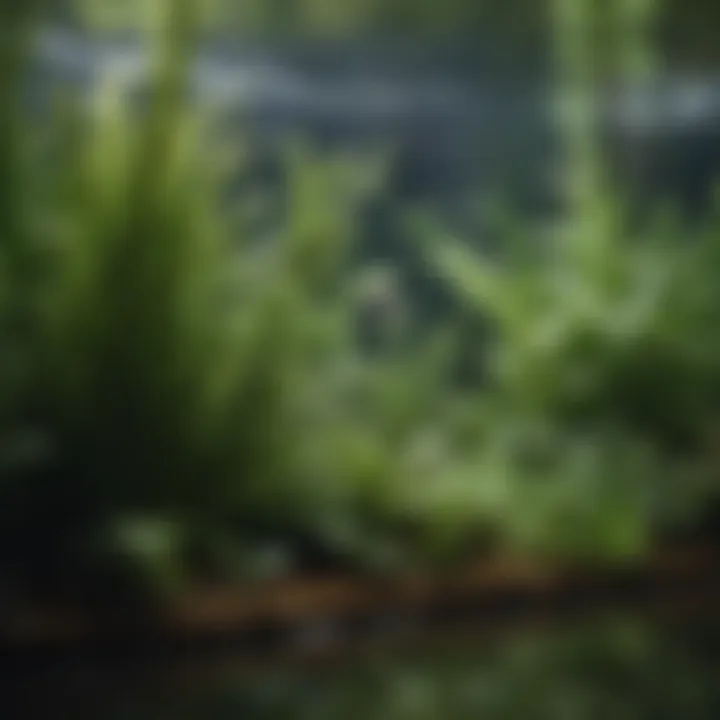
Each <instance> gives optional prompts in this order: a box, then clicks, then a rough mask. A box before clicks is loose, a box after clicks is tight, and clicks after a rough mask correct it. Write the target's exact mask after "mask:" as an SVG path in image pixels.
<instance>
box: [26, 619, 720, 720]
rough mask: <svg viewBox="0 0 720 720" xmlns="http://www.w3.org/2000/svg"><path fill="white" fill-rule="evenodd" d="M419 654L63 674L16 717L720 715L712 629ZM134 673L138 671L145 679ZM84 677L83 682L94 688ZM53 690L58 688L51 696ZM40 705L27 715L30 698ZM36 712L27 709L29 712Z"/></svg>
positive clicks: (470, 643) (718, 646)
mask: <svg viewBox="0 0 720 720" xmlns="http://www.w3.org/2000/svg"><path fill="white" fill-rule="evenodd" d="M466 635H467V637H465V638H464V640H463V641H461V642H458V641H457V639H454V640H453V641H451V642H445V643H443V642H441V643H439V644H436V645H435V646H434V647H433V648H432V649H428V648H425V649H424V650H423V651H422V652H420V651H418V650H417V649H415V650H414V651H412V650H410V651H408V650H407V649H405V650H404V651H398V652H388V651H385V652H374V653H371V654H369V655H367V656H365V657H362V658H360V659H358V658H357V657H356V658H355V659H354V660H352V661H338V660H334V661H332V662H329V663H323V664H316V665H314V666H312V667H311V666H310V665H308V664H302V665H300V667H294V668H290V667H285V668H284V669H283V668H280V669H278V668H277V667H275V668H272V669H264V670H261V669H259V667H258V666H254V665H253V664H252V663H249V664H247V663H246V664H245V665H244V667H242V668H238V667H232V666H231V669H230V670H229V671H228V670H227V669H226V670H225V671H224V672H222V673H220V672H217V671H213V672H212V673H210V679H209V680H208V678H207V676H206V677H204V678H203V677H202V676H201V675H199V674H190V675H183V676H180V675H179V674H176V675H175V676H173V677H171V678H170V679H168V678H167V676H165V680H164V681H162V680H159V679H158V677H157V676H155V675H153V673H152V672H151V673H150V674H149V675H146V676H145V678H144V679H143V680H142V681H138V678H137V677H135V680H133V681H132V682H130V681H128V680H127V678H125V679H124V680H121V681H120V682H118V674H117V673H113V672H111V671H110V670H106V671H102V670H100V669H98V667H95V669H94V670H93V671H84V674H83V673H82V672H79V671H78V672H77V673H75V674H74V675H73V674H72V673H70V674H66V675H65V676H64V677H63V679H62V681H59V682H58V683H57V686H58V689H56V691H55V693H54V694H53V693H49V692H46V691H44V692H42V693H37V692H34V693H33V692H32V687H31V685H28V686H27V687H26V689H27V691H28V692H27V694H26V696H25V697H26V699H25V704H24V705H23V710H24V712H23V717H30V716H36V717H50V716H52V717H72V718H78V717H88V718H118V719H120V718H133V720H142V719H145V718H147V719H148V720H150V718H152V719H153V720H157V719H158V718H168V719H169V718H173V719H177V718H188V719H192V720H195V719H197V720H201V719H202V720H206V719H214V718H218V719H220V718H249V719H252V718H258V719H260V718H263V719H267V720H271V719H275V718H277V719H278V720H280V719H281V718H282V719H283V720H320V719H327V720H333V719H335V718H338V719H339V718H343V719H344V720H353V719H357V720H364V719H365V718H375V719H376V720H400V719H403V720H405V719H407V720H410V719H411V718H412V719H415V720H420V719H425V720H461V719H463V718H502V719H506V718H507V719H512V718H518V720H545V719H547V720H563V719H567V720H594V719H597V720H607V719H610V718H612V719H613V720H615V719H621V718H628V720H629V719H631V718H632V720H642V719H643V718H648V720H649V719H650V718H652V719H653V720H661V719H663V718H667V719H668V720H670V719H675V718H677V719H680V718H682V719H687V720H702V719H705V718H707V719H708V720H710V719H711V718H717V717H720V689H718V685H717V682H716V680H717V677H718V676H719V673H720V622H712V623H707V622H702V623H700V622H696V623H694V624H693V625H692V626H691V627H688V626H683V628H682V629H678V627H677V626H675V627H671V626H669V625H667V624H665V625H661V624H659V623H657V622H656V623H652V622H650V621H649V620H644V619H640V618H628V617H613V618H608V619H605V620H603V621H602V622H599V621H594V622H588V621H585V622H583V623H581V624H579V625H575V626H573V627H571V628H568V627H564V628H561V629H554V630H550V629H546V630H543V631H537V630H536V631H533V632H531V633H528V632H524V633H520V634H517V636H515V637H510V638H507V637H504V638H503V639H502V640H500V639H497V638H496V639H494V640H488V638H487V637H486V638H485V639H482V638H479V637H476V638H473V636H472V634H470V633H467V634H466ZM141 674H142V673H141ZM90 680H91V682H90ZM59 688H61V689H59ZM30 695H33V697H34V699H35V701H36V703H37V701H38V699H40V703H39V704H41V705H42V709H41V710H39V711H38V712H37V714H32V715H31V714H29V711H30V707H31V705H30V704H28V703H27V697H29V696H30ZM51 709H52V713H51V714H47V713H49V712H50V710H51ZM37 710H38V709H37V708H35V709H34V711H37Z"/></svg>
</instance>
